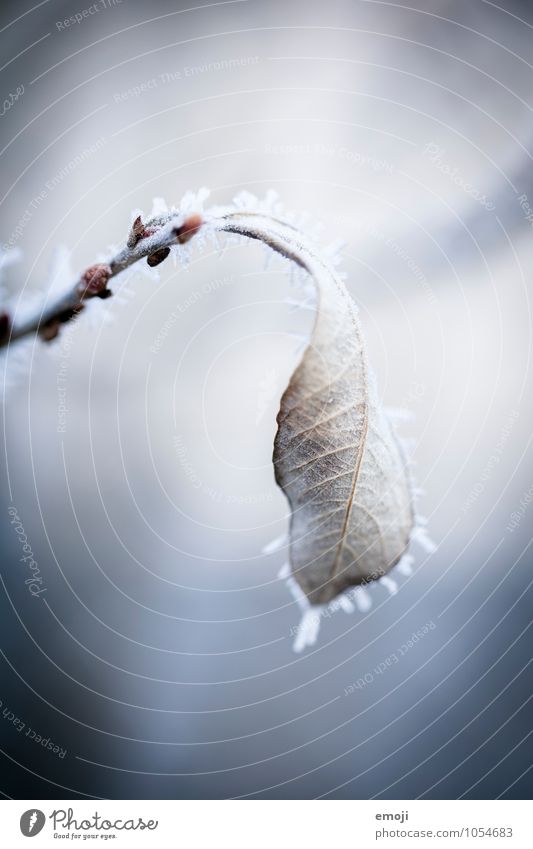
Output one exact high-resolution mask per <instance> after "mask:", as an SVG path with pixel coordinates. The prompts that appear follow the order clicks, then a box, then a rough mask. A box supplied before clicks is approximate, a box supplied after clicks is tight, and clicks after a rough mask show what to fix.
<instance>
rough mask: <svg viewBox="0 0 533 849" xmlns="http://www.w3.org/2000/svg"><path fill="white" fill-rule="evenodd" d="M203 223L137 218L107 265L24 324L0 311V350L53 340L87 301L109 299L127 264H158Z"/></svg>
mask: <svg viewBox="0 0 533 849" xmlns="http://www.w3.org/2000/svg"><path fill="white" fill-rule="evenodd" d="M202 224H203V219H202V217H201V216H200V215H199V214H197V213H193V214H190V215H183V214H182V215H178V214H176V213H172V214H169V215H166V216H157V217H155V218H152V219H151V220H150V221H148V222H146V224H144V223H143V222H142V221H141V218H140V216H139V217H138V218H137V219H136V220H135V221H134V222H133V225H132V228H131V230H130V233H129V236H128V239H127V242H126V245H125V246H124V248H122V250H120V251H119V252H118V253H117V254H115V256H114V257H112V258H111V259H110V260H109V262H107V263H101V262H100V263H96V264H95V265H91V266H89V268H87V269H85V271H83V272H82V273H81V274H80V276H79V277H78V279H77V280H76V281H75V282H74V283H73V285H72V287H71V288H70V289H69V290H68V291H67V292H66V293H63V294H61V295H60V296H58V297H56V298H55V299H52V300H50V301H49V302H48V303H47V304H46V305H45V307H44V308H43V309H42V310H40V311H36V312H35V313H34V314H33V315H30V316H29V317H27V318H25V319H24V320H23V321H19V320H17V318H16V316H15V318H12V317H11V316H10V315H9V313H8V312H7V311H5V310H2V311H0V347H2V346H5V345H8V344H9V343H10V342H13V341H15V340H16V339H21V338H22V337H24V336H31V335H35V334H39V335H40V336H41V338H42V339H44V340H45V341H49V340H50V339H54V338H55V337H56V336H57V335H58V333H59V330H60V328H61V325H62V324H64V323H65V322H68V321H70V319H72V318H73V317H74V316H75V315H77V314H78V313H79V312H80V311H81V310H82V309H83V308H84V306H85V301H87V300H89V299H90V298H108V297H110V296H111V295H112V291H111V290H110V289H109V288H108V284H109V281H110V280H112V278H113V277H115V276H116V275H117V274H120V273H121V272H122V271H124V270H125V269H126V268H129V266H130V265H133V264H134V263H135V262H138V261H139V260H141V259H144V258H145V257H146V259H147V262H148V265H150V266H155V265H159V263H160V262H162V261H163V260H164V259H166V257H167V256H168V255H169V253H170V248H171V247H172V246H175V245H177V244H178V245H180V244H181V245H183V244H184V243H185V242H188V241H189V239H191V238H192V236H194V235H195V233H197V232H198V230H199V229H200V228H201V226H202Z"/></svg>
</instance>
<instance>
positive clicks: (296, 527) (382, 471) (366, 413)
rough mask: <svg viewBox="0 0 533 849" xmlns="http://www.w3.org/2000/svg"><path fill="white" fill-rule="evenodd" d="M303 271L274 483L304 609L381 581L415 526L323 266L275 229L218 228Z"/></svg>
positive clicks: (353, 334)
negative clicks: (307, 286) (256, 242)
mask: <svg viewBox="0 0 533 849" xmlns="http://www.w3.org/2000/svg"><path fill="white" fill-rule="evenodd" d="M224 229H230V230H233V231H234V232H240V233H242V234H244V235H248V236H252V237H253V238H257V239H261V240H262V241H264V242H266V243H267V244H269V245H270V246H271V247H272V248H274V249H275V250H277V251H279V252H280V253H282V254H284V255H285V256H287V257H289V258H290V259H292V260H294V261H295V262H296V263H297V264H298V265H300V266H302V267H303V268H306V269H307V270H308V271H309V272H310V273H311V274H312V276H313V278H314V280H315V283H316V286H317V290H318V309H317V316H316V320H315V326H314V329H313V333H312V337H311V340H310V343H309V345H308V347H307V349H306V351H305V353H304V355H303V358H302V361H301V362H300V364H299V365H298V367H297V368H296V370H295V372H294V374H293V375H292V378H291V380H290V383H289V386H288V387H287V389H286V390H285V393H284V394H283V397H282V399H281V408H280V411H279V414H278V432H277V435H276V439H275V444H274V458H273V459H274V468H275V474H276V481H277V483H278V484H279V486H280V487H281V488H282V489H283V491H284V492H285V494H286V496H287V498H288V500H289V503H290V507H291V523H290V561H291V568H292V573H293V576H294V579H295V580H296V582H297V583H298V585H299V586H300V588H301V590H303V592H304V593H305V595H306V597H307V599H308V601H309V602H311V604H324V603H327V602H329V601H330V600H331V599H333V598H334V597H335V596H337V595H339V594H340V593H342V592H344V591H345V590H346V589H348V588H349V587H352V586H360V585H364V584H366V583H368V582H370V581H373V580H378V579H380V578H381V577H382V576H384V575H386V574H387V572H389V571H390V570H391V569H392V568H393V566H395V565H396V563H398V561H399V560H400V558H401V557H402V555H403V554H404V552H405V551H406V549H407V546H408V544H409V540H410V535H411V532H412V530H413V526H414V514H413V507H412V498H411V488H410V482H409V476H408V472H407V468H406V463H405V460H404V456H403V452H402V449H401V446H400V444H399V442H398V439H397V437H396V435H395V433H394V431H393V430H392V427H391V425H390V423H389V421H388V419H387V417H386V416H385V413H384V412H383V410H382V409H381V407H380V404H379V401H378V398H377V394H376V389H375V386H374V383H373V380H372V377H371V375H370V373H369V369H368V365H367V362H366V352H365V346H364V341H363V338H362V332H361V327H360V323H359V317H358V314H357V308H356V306H355V304H354V302H353V300H352V298H351V297H350V295H349V293H348V291H347V290H346V288H345V286H344V284H343V282H342V281H341V280H340V279H339V278H338V277H337V275H336V274H335V272H334V271H333V269H332V268H331V267H330V265H329V264H328V263H327V262H326V261H325V260H324V259H323V258H321V257H320V256H318V255H317V253H316V251H315V250H314V249H313V248H312V247H310V246H309V245H307V244H306V243H305V241H304V237H303V236H302V235H301V234H300V233H299V232H298V231H297V230H296V229H295V228H292V227H290V226H287V225H286V224H284V223H282V222H277V223H276V222H274V220H273V219H271V218H270V219H268V218H266V216H265V217H262V216H261V215H257V213H256V214H255V217H251V216H248V217H247V216H246V214H241V216H238V215H237V214H235V215H234V216H232V226H225V227H224Z"/></svg>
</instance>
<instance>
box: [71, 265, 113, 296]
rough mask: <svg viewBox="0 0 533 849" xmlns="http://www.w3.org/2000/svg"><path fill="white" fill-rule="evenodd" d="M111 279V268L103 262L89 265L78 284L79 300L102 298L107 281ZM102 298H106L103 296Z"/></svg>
mask: <svg viewBox="0 0 533 849" xmlns="http://www.w3.org/2000/svg"><path fill="white" fill-rule="evenodd" d="M110 277H111V268H110V267H109V265H106V263H104V262H99V263H97V264H96V265H91V266H89V268H88V269H87V270H86V271H84V273H83V274H82V276H81V280H80V282H79V284H78V294H79V296H80V299H81V298H94V297H96V296H98V297H102V295H103V293H104V291H105V290H106V286H107V281H108V280H109V278H110ZM103 297H106V296H105V295H103Z"/></svg>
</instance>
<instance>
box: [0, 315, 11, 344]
mask: <svg viewBox="0 0 533 849" xmlns="http://www.w3.org/2000/svg"><path fill="white" fill-rule="evenodd" d="M10 332H11V321H10V318H9V316H8V314H7V312H1V313H0V345H2V344H4V343H5V342H7V340H8V339H9V334H10Z"/></svg>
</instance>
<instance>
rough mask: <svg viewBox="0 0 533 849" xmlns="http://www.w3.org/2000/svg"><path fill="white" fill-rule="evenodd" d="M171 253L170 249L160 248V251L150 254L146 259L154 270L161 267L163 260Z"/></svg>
mask: <svg viewBox="0 0 533 849" xmlns="http://www.w3.org/2000/svg"><path fill="white" fill-rule="evenodd" d="M169 253H170V248H159V250H158V251H154V253H153V254H150V256H147V257H146V262H147V263H148V265H149V266H150V267H151V268H153V267H154V266H155V265H159V263H160V262H163V260H164V259H166V258H167V256H168V255H169Z"/></svg>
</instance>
